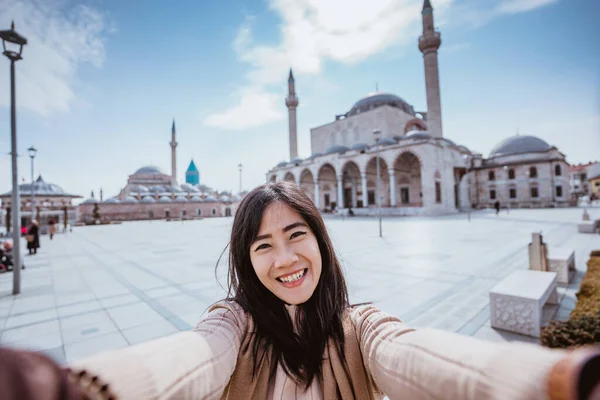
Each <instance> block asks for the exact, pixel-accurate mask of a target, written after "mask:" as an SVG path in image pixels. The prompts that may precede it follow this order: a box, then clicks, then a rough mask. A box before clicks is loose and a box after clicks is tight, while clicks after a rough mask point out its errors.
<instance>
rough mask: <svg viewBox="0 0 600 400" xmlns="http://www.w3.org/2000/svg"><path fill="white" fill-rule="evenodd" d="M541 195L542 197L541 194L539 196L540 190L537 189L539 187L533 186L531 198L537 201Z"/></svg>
mask: <svg viewBox="0 0 600 400" xmlns="http://www.w3.org/2000/svg"><path fill="white" fill-rule="evenodd" d="M539 195H540V194H539V192H538V188H537V187H535V186H533V187H532V188H531V198H532V199H537V198H538V197H539Z"/></svg>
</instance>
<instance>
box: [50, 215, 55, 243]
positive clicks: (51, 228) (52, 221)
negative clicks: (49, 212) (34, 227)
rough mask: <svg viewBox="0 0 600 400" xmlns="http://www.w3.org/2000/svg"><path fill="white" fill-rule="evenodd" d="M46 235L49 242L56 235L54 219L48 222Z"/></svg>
mask: <svg viewBox="0 0 600 400" xmlns="http://www.w3.org/2000/svg"><path fill="white" fill-rule="evenodd" d="M48 233H49V234H50V240H52V238H53V237H54V234H55V233H56V220H55V219H54V218H50V221H48Z"/></svg>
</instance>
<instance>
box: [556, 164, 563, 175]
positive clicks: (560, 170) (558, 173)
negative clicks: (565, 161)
mask: <svg viewBox="0 0 600 400" xmlns="http://www.w3.org/2000/svg"><path fill="white" fill-rule="evenodd" d="M554 175H555V176H561V175H562V169H561V168H560V165H559V164H556V165H555V166H554Z"/></svg>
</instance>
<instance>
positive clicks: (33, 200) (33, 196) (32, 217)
mask: <svg viewBox="0 0 600 400" xmlns="http://www.w3.org/2000/svg"><path fill="white" fill-rule="evenodd" d="M27 151H28V152H29V157H31V220H32V221H33V220H34V219H35V181H34V180H33V177H34V173H33V159H34V158H35V155H36V154H37V149H36V148H35V147H33V146H31V147H30V148H28V149H27Z"/></svg>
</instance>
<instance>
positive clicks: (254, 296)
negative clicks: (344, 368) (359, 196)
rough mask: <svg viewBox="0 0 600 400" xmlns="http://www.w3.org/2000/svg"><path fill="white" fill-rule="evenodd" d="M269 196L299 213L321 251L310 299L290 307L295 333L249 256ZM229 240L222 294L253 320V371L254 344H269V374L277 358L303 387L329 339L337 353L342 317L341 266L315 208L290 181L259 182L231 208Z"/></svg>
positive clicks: (317, 370)
mask: <svg viewBox="0 0 600 400" xmlns="http://www.w3.org/2000/svg"><path fill="white" fill-rule="evenodd" d="M275 201H280V202H283V203H285V204H287V205H288V206H289V207H290V208H291V209H293V210H294V211H296V212H297V213H298V214H300V215H301V216H302V218H303V219H304V221H305V222H306V223H307V224H308V226H309V227H310V229H311V230H312V232H313V233H314V235H315V236H316V238H317V242H318V244H319V250H320V252H321V259H322V271H321V277H320V279H319V282H318V284H317V287H316V289H315V291H314V293H313V295H312V296H311V297H310V299H309V300H308V301H306V302H305V303H303V304H300V305H298V306H297V309H296V313H295V321H294V323H295V325H296V327H297V333H295V332H294V328H293V324H292V320H291V318H290V316H289V314H288V312H287V310H286V309H285V303H284V302H283V301H282V300H281V299H279V298H278V297H277V296H275V295H274V294H273V293H271V291H270V290H269V289H267V288H266V287H265V286H264V285H263V284H262V283H261V282H260V280H259V279H258V277H257V276H256V273H255V272H254V268H253V267H252V263H251V261H250V245H251V244H252V243H253V242H254V240H255V238H256V236H257V235H258V231H259V228H260V224H261V221H262V216H263V213H264V211H265V209H266V208H267V207H268V206H269V205H270V204H272V203H273V202H275ZM229 245H230V250H229V276H228V295H227V297H228V299H229V300H233V301H236V302H237V303H238V304H240V306H241V307H242V308H243V309H244V310H245V311H246V312H248V313H249V314H250V315H251V316H252V319H253V320H254V324H255V325H256V340H255V341H254V343H255V346H254V349H253V357H254V371H253V374H254V375H255V374H256V372H257V370H258V366H259V365H260V363H261V362H262V357H259V350H260V349H261V348H263V347H264V348H266V349H272V352H271V353H270V354H271V356H272V358H271V359H270V361H271V370H270V374H271V377H273V376H274V375H275V372H276V369H277V365H278V363H281V365H282V367H283V369H284V371H285V372H286V374H287V375H288V376H290V378H292V379H293V380H294V381H296V383H298V384H305V389H307V388H308V387H309V386H310V384H311V382H312V380H313V379H314V378H315V376H319V375H320V374H321V373H322V366H321V363H322V361H323V355H324V352H325V347H326V346H327V342H328V341H329V340H330V339H332V340H333V341H334V343H335V344H336V345H337V347H338V350H339V353H340V354H341V355H342V357H343V352H342V351H341V349H342V346H343V343H344V331H343V327H342V318H343V314H344V311H345V310H346V308H347V307H348V305H349V303H348V291H347V288H346V281H345V279H344V275H343V272H342V268H341V265H340V262H339V261H338V259H337V257H336V255H335V250H334V248H333V245H332V243H331V239H330V238H329V234H328V233H327V229H326V227H325V223H324V222H323V218H322V217H321V214H320V213H319V210H317V208H316V207H315V205H314V203H313V202H312V200H311V199H310V198H309V197H308V196H307V195H306V193H304V190H303V189H302V188H301V187H299V186H298V185H296V184H294V183H291V182H285V181H281V182H275V183H267V184H264V185H262V186H259V187H257V188H256V189H254V190H252V191H251V192H250V193H249V194H248V195H247V196H246V197H245V198H244V199H243V200H242V202H241V204H240V206H239V208H238V209H237V211H236V213H235V218H234V220H233V227H232V230H231V240H230V242H229ZM267 353H268V352H267ZM261 354H263V356H264V354H265V353H261ZM343 361H344V360H343Z"/></svg>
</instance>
